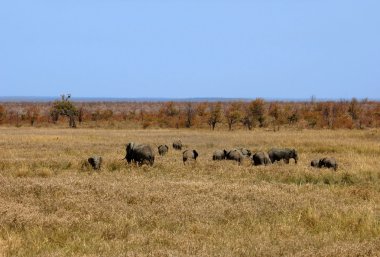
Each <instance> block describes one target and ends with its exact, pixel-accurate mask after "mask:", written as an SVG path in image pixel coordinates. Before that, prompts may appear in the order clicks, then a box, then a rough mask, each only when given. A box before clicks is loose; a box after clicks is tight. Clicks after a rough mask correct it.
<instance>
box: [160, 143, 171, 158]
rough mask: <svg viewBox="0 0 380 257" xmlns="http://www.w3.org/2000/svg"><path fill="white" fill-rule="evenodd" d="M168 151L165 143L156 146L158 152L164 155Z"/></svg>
mask: <svg viewBox="0 0 380 257" xmlns="http://www.w3.org/2000/svg"><path fill="white" fill-rule="evenodd" d="M168 151H169V147H168V146H167V145H160V146H159V147H158V154H159V155H161V156H164V155H165V154H167V153H168Z"/></svg>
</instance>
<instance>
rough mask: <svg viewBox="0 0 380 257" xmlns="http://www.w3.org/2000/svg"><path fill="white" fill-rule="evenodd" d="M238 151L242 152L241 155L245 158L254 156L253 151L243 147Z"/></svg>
mask: <svg viewBox="0 0 380 257" xmlns="http://www.w3.org/2000/svg"><path fill="white" fill-rule="evenodd" d="M238 150H239V151H240V152H241V154H242V155H243V156H244V157H250V156H251V155H252V152H251V150H249V149H247V148H244V147H241V148H238Z"/></svg>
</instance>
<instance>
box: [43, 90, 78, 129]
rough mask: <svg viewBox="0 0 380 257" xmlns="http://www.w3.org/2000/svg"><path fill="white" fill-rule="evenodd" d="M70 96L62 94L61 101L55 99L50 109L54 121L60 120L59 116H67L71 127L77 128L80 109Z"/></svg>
mask: <svg viewBox="0 0 380 257" xmlns="http://www.w3.org/2000/svg"><path fill="white" fill-rule="evenodd" d="M70 97H71V95H70V94H68V95H61V100H60V101H58V100H57V101H54V102H53V106H52V108H51V110H50V116H51V118H52V120H53V122H54V123H56V122H57V121H58V118H59V116H66V117H68V118H69V127H70V128H76V123H75V118H76V117H77V116H78V111H77V109H76V108H75V106H74V105H73V103H72V102H71V101H70V100H69V99H70Z"/></svg>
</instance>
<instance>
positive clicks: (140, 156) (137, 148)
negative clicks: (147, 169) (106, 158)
mask: <svg viewBox="0 0 380 257" xmlns="http://www.w3.org/2000/svg"><path fill="white" fill-rule="evenodd" d="M125 159H126V160H127V162H128V163H131V162H132V161H133V162H135V163H137V164H139V165H142V164H148V165H150V166H152V165H153V163H154V152H153V149H152V147H150V145H145V144H136V143H134V142H130V143H128V144H127V145H126V155H125Z"/></svg>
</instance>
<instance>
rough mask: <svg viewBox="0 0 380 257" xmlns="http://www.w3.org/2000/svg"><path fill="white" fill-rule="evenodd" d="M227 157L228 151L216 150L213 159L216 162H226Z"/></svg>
mask: <svg viewBox="0 0 380 257" xmlns="http://www.w3.org/2000/svg"><path fill="white" fill-rule="evenodd" d="M226 157H227V151H226V150H216V151H215V152H214V153H213V154H212V159H213V160H214V161H220V160H224V159H226Z"/></svg>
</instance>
